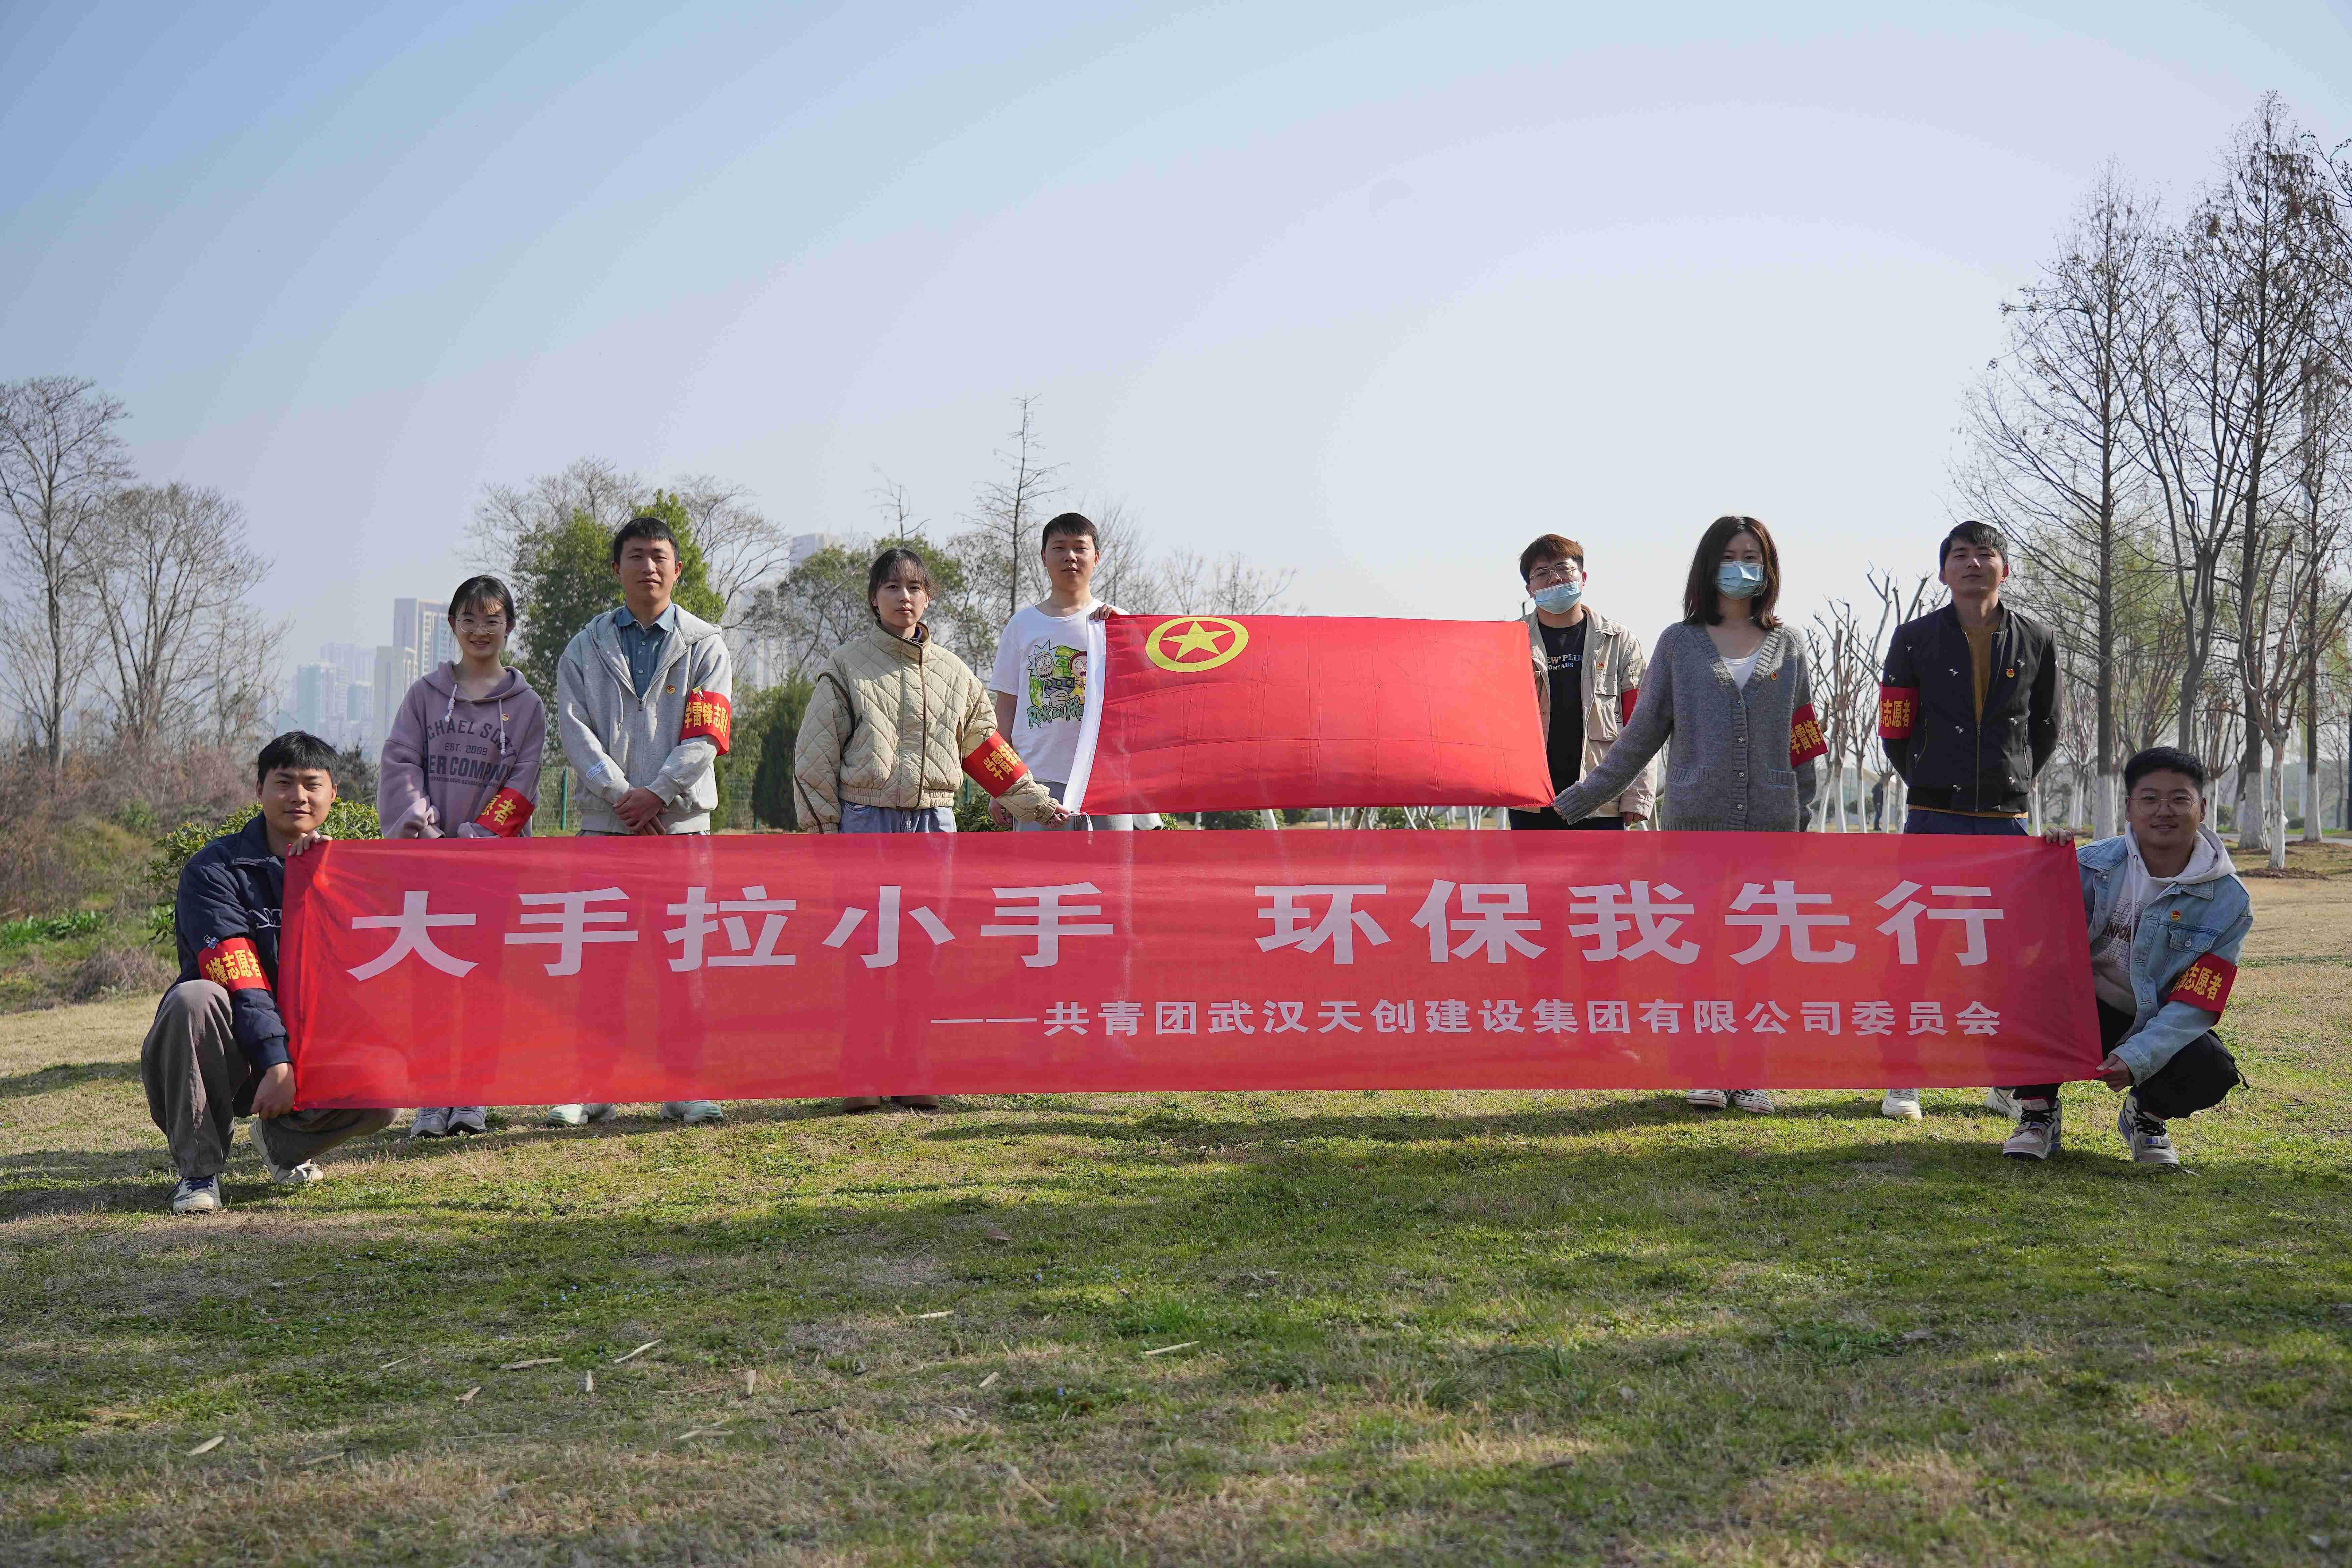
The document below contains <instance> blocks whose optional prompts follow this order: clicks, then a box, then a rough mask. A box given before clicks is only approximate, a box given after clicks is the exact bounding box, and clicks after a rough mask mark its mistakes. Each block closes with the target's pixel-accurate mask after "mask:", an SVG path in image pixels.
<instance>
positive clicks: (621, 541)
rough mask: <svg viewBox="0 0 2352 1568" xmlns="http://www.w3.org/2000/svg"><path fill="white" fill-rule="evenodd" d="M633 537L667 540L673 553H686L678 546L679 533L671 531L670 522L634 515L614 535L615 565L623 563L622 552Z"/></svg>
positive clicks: (677, 554) (681, 554)
mask: <svg viewBox="0 0 2352 1568" xmlns="http://www.w3.org/2000/svg"><path fill="white" fill-rule="evenodd" d="M632 539H659V540H667V542H669V552H670V553H671V554H672V555H676V556H683V555H685V553H686V552H684V551H683V550H680V549H679V548H678V547H677V534H676V533H673V532H672V531H670V526H669V524H668V523H667V522H665V521H662V520H661V519H660V518H657V517H633V518H631V519H629V521H626V522H625V523H623V524H621V531H619V532H618V533H615V534H614V535H613V564H614V565H615V566H618V565H619V564H620V563H621V552H622V550H623V549H624V548H625V547H626V546H627V544H628V542H629V541H631V540H632Z"/></svg>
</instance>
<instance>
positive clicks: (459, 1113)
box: [448, 1105, 490, 1138]
mask: <svg viewBox="0 0 2352 1568" xmlns="http://www.w3.org/2000/svg"><path fill="white" fill-rule="evenodd" d="M489 1130H490V1119H489V1115H488V1108H487V1107H484V1106H479V1105H453V1106H451V1107H450V1108H449V1131H448V1136H450V1137H452V1138H457V1137H460V1136H463V1137H468V1138H470V1137H478V1136H479V1135H480V1134H482V1133H484V1132H488V1131H489Z"/></svg>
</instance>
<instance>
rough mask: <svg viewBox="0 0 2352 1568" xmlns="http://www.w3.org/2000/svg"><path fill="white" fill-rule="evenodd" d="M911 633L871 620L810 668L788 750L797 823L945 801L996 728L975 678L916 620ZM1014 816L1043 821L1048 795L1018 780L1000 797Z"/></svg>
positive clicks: (827, 825) (817, 826)
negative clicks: (898, 633)
mask: <svg viewBox="0 0 2352 1568" xmlns="http://www.w3.org/2000/svg"><path fill="white" fill-rule="evenodd" d="M915 630H916V637H915V640H912V641H909V640H908V639H907V638H905V637H895V636H893V635H892V634H891V633H889V632H887V631H885V630H884V629H883V628H882V627H880V626H876V627H875V628H874V629H873V630H872V631H870V632H867V633H866V635H865V636H864V637H857V638H854V639H853V640H851V641H849V642H845V643H844V644H842V645H841V646H840V647H837V648H835V649H834V652H833V657H832V658H830V659H828V660H826V661H825V665H824V668H822V669H820V670H819V671H817V676H816V689H815V690H814V691H813V692H811V693H810V695H809V705H808V712H807V714H806V716H805V717H803V719H802V720H801V732H800V739H799V740H798V741H797V742H795V743H794V744H793V802H794V805H795V806H796V807H797V808H798V811H799V816H800V823H801V826H802V827H803V829H804V830H806V831H808V832H813V833H838V832H840V831H841V805H842V802H844V801H847V802H848V803H850V804H851V805H879V806H892V807H896V808H898V809H899V810H901V811H919V810H924V809H927V808H929V807H934V806H942V805H944V806H950V807H951V806H953V805H955V796H956V786H957V785H959V784H961V783H962V782H963V778H964V773H963V759H964V758H966V757H968V756H970V755H971V753H972V752H973V751H974V750H975V749H977V748H978V747H979V746H980V744H981V742H983V741H985V740H987V739H988V737H989V736H991V735H992V734H994V733H996V714H995V711H994V710H993V709H992V707H991V706H990V704H989V700H988V693H987V691H986V690H985V689H982V686H981V683H980V678H979V677H978V676H976V675H974V674H972V672H971V668H969V667H968V666H966V665H965V663H964V662H963V660H961V659H960V658H957V657H956V656H955V655H954V654H952V653H950V652H949V651H948V650H947V649H945V648H943V647H940V646H939V645H938V644H936V643H934V642H932V641H931V639H930V633H929V627H926V626H917V627H916V628H915ZM1000 798H1001V799H1002V800H1003V804H1004V808H1005V809H1006V810H1007V811H1010V812H1011V813H1012V814H1013V816H1016V817H1022V818H1026V819H1027V820H1029V821H1031V822H1050V821H1052V820H1053V817H1054V811H1055V805H1054V797H1053V796H1052V795H1048V794H1047V793H1046V792H1045V785H1043V784H1039V783H1038V782H1037V781H1036V780H1035V779H1034V778H1024V779H1023V780H1022V781H1021V782H1020V783H1019V784H1014V785H1013V787H1012V788H1010V789H1008V790H1006V791H1005V792H1004V794H1003V795H1002V796H1001V797H1000Z"/></svg>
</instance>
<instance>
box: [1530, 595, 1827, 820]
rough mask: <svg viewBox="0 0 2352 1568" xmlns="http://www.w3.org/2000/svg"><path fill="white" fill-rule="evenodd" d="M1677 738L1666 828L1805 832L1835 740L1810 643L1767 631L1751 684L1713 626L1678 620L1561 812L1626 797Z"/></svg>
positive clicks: (1670, 759)
mask: <svg viewBox="0 0 2352 1568" xmlns="http://www.w3.org/2000/svg"><path fill="white" fill-rule="evenodd" d="M1670 738H1671V740H1672V742H1673V745H1672V748H1671V749H1670V750H1669V751H1668V752H1666V779H1665V788H1664V791H1662V792H1661V793H1662V794H1663V795H1664V801H1663V804H1662V805H1661V808H1660V816H1659V823H1658V826H1661V827H1665V828H1671V829H1674V830H1676V831H1681V832H1700V833H1738V832H1751V833H1793V832H1796V831H1798V830H1799V829H1801V828H1802V827H1804V826H1807V825H1808V824H1810V823H1811V820H1812V815H1813V796H1814V795H1816V794H1817V793H1818V792H1819V790H1820V788H1821V766H1822V764H1821V758H1822V753H1823V752H1824V750H1825V748H1824V747H1823V745H1822V731H1821V725H1820V723H1819V722H1818V721H1816V720H1815V718H1814V716H1813V685H1812V678H1811V675H1810V674H1808V673H1807V671H1806V668H1805V653H1804V649H1803V648H1801V647H1799V646H1798V644H1797V642H1796V640H1795V639H1794V638H1793V637H1790V635H1789V633H1788V630H1787V628H1786V627H1781V626H1776V627H1774V628H1773V629H1772V630H1771V631H1769V632H1767V633H1765V634H1764V646H1763V647H1760V648H1759V649H1758V650H1757V658H1756V668H1754V669H1753V670H1752V671H1750V672H1749V674H1748V684H1747V685H1746V686H1744V687H1743V686H1741V685H1739V684H1738V682H1737V681H1735V680H1733V679H1731V671H1730V670H1729V669H1727V668H1725V667H1724V663H1723V659H1722V657H1721V656H1720V655H1718V654H1717V652H1716V651H1715V641H1714V639H1713V638H1711V637H1708V636H1707V635H1706V627H1705V626H1689V625H1686V624H1683V623H1677V624H1675V625H1674V626H1668V627H1667V628H1666V629H1665V630H1664V631H1663V632H1661V633H1660V634H1658V643H1657V652H1656V653H1654V654H1653V655H1652V656H1651V658H1650V673H1649V675H1648V676H1647V677H1646V678H1644V679H1643V682H1642V700H1641V701H1640V703H1639V704H1638V705H1637V706H1636V707H1635V708H1634V710H1633V720H1632V721H1630V722H1629V723H1627V724H1626V726H1625V729H1624V732H1623V733H1622V734H1621V735H1619V736H1618V738H1617V743H1616V744H1615V745H1613V746H1612V747H1610V748H1609V754H1608V755H1607V756H1605V757H1603V758H1601V764H1600V766H1598V767H1596V768H1594V769H1593V770H1592V772H1591V773H1589V774H1587V775H1586V776H1585V777H1583V778H1581V779H1580V780H1578V781H1577V782H1576V783H1575V784H1573V785H1571V786H1570V788H1568V789H1567V790H1565V791H1563V792H1562V793H1561V795H1560V796H1559V799H1558V800H1555V801H1554V802H1552V805H1553V808H1554V809H1555V810H1557V811H1558V812H1559V814H1560V815H1561V816H1564V817H1566V818H1568V819H1569V820H1570V822H1574V821H1576V820H1578V819H1579V818H1580V817H1582V816H1585V815H1586V814H1587V813H1589V812H1591V810H1592V809H1593V807H1594V806H1596V805H1600V804H1601V802H1603V801H1606V800H1610V799H1612V798H1613V797H1614V796H1616V795H1620V794H1622V793H1623V791H1624V788H1625V786H1626V785H1627V784H1631V783H1632V782H1633V775H1634V774H1635V773H1639V772H1641V771H1642V769H1643V766H1644V765H1646V764H1647V763H1648V762H1649V760H1650V759H1651V758H1652V757H1654V756H1655V755H1657V753H1658V748H1659V747H1661V746H1664V745H1666V744H1667V742H1668V740H1669V739H1670Z"/></svg>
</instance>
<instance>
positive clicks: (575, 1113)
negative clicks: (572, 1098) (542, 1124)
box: [547, 1104, 621, 1127]
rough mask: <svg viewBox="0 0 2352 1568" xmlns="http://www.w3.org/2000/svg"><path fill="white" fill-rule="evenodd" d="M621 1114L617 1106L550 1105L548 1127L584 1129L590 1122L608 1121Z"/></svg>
mask: <svg viewBox="0 0 2352 1568" xmlns="http://www.w3.org/2000/svg"><path fill="white" fill-rule="evenodd" d="M620 1114H621V1108H620V1107H619V1106H617V1105H605V1104H598V1105H551V1106H549V1107H548V1108H547V1124H548V1125H549V1126H550V1127H585V1126H587V1125H588V1123H590V1122H591V1121H612V1120H613V1118H614V1117H615V1116H618V1115H620Z"/></svg>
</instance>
